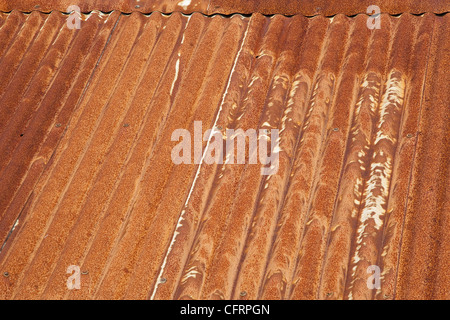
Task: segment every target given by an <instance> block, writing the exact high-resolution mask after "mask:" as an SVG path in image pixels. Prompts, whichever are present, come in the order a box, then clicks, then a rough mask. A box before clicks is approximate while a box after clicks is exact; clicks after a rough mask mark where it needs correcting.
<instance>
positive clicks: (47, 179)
mask: <svg viewBox="0 0 450 320" xmlns="http://www.w3.org/2000/svg"><path fill="white" fill-rule="evenodd" d="M81 110H83V109H82V108H81ZM80 112H81V111H80ZM66 148H67V146H65V147H64V148H63V151H66ZM60 158H61V156H60V157H59V158H58V160H57V161H59V159H60ZM56 164H57V162H55V166H53V167H52V168H51V169H50V171H51V172H49V173H48V176H47V178H46V179H45V180H46V181H43V186H42V188H43V189H42V190H44V191H45V190H47V189H48V182H49V181H50V178H52V177H53V172H54V170H55V168H57V166H56ZM44 191H42V192H41V193H40V196H42V193H45V192H44ZM38 200H39V199H36V201H35V202H34V204H36V203H38ZM33 207H34V205H32V206H31V208H30V210H33ZM50 222H51V220H50V221H47V222H46V227H45V230H46V229H47V228H48V227H50V225H51V223H50ZM42 223H44V221H42ZM33 227H34V228H36V227H38V226H36V225H33V226H31V228H33ZM43 237H44V234H42V235H41V237H40V240H39V242H41V241H42V240H43ZM38 249H39V246H38V247H35V249H34V250H33V252H34V251H35V250H38ZM30 257H34V255H30ZM8 259H9V258H8ZM5 261H6V259H5Z"/></svg>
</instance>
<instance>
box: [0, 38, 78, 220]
mask: <svg viewBox="0 0 450 320" xmlns="http://www.w3.org/2000/svg"><path fill="white" fill-rule="evenodd" d="M60 33H61V29H60V32H58V36H56V38H55V39H54V41H53V42H52V43H55V41H56V40H57V38H58V37H59V35H60ZM77 35H78V34H77ZM75 39H76V36H75V37H73V36H72V37H71V40H70V44H68V46H67V47H65V50H64V53H63V57H62V58H60V59H59V64H58V66H56V71H55V72H53V75H52V79H51V80H50V82H49V84H48V85H47V88H48V89H47V90H46V92H45V93H44V94H43V97H42V99H41V102H40V103H39V107H38V108H37V109H36V110H35V111H34V113H32V114H30V119H29V120H28V122H27V123H26V124H25V126H24V127H25V130H23V132H24V134H27V137H28V136H29V135H31V133H30V132H27V131H30V130H31V128H33V127H36V126H38V128H39V125H40V124H41V123H45V121H44V122H41V121H40V120H42V119H39V116H40V115H41V114H42V113H43V112H44V111H43V110H42V109H43V108H44V107H45V106H42V104H43V103H44V102H45V101H46V99H47V98H48V97H49V93H51V92H52V89H53V85H54V82H55V80H56V79H57V78H58V77H59V75H60V71H61V69H62V68H63V66H64V63H65V61H66V58H67V55H68V52H69V51H70V50H71V48H72V46H73V43H74V42H75ZM63 49H64V48H63ZM53 50H58V49H53ZM51 51H52V49H50V50H48V52H47V55H48V54H50V53H51ZM47 55H46V57H44V59H43V60H42V61H41V64H42V63H43V62H44V61H47V60H48V59H49V57H48V56H47ZM53 62H54V61H53V60H51V61H47V63H52V64H53ZM60 66H62V67H60ZM40 70H41V69H38V70H37V71H36V73H35V74H34V75H33V79H32V80H31V81H33V80H34V78H35V76H36V75H37V74H38V73H39V71H40ZM30 83H31V82H30ZM19 108H20V105H19ZM62 108H63V106H62V105H61V107H60V109H62ZM60 109H57V110H60ZM45 111H48V110H45ZM48 126H49V125H48ZM49 128H50V127H48V128H47V130H46V131H48V133H47V134H45V136H43V137H42V138H41V139H40V140H39V146H40V145H42V143H44V141H46V140H47V138H48V134H50V129H49ZM32 133H33V136H35V135H36V132H32ZM25 139H26V138H25ZM24 143H25V141H22V142H19V143H18V144H17V145H16V147H15V149H14V150H12V152H11V157H10V160H9V163H8V167H5V169H4V171H7V170H8V169H9V166H11V165H12V164H14V166H16V167H17V165H16V163H14V162H13V161H14V160H16V161H17V159H18V158H22V159H23V158H24V152H32V153H33V154H34V155H36V154H37V153H38V149H37V148H38V146H36V145H35V144H32V146H31V147H29V145H25V144H24ZM24 149H26V150H24ZM32 150H34V152H33V151H32ZM28 154H29V155H30V157H31V156H32V155H31V154H30V153H28ZM25 155H26V154H25ZM14 156H16V157H14ZM22 159H21V160H22ZM36 161H38V162H39V161H40V159H36V158H35V157H34V160H33V159H30V161H29V162H28V163H27V164H26V165H27V167H28V170H26V171H25V174H24V175H23V176H22V179H21V181H20V186H18V187H17V189H16V190H14V191H13V192H14V193H13V194H12V195H11V196H10V202H9V203H8V205H6V206H5V213H4V214H6V212H7V211H8V209H9V207H10V206H11V204H12V202H13V201H14V199H15V197H16V196H17V195H18V194H19V192H20V190H21V188H22V186H23V184H24V183H25V181H26V180H27V178H28V174H29V170H30V169H31V167H32V166H33V165H34V164H35V163H36ZM38 165H40V163H38ZM14 166H13V168H14ZM17 170H18V169H17V168H16V172H14V173H15V174H17ZM3 173H4V172H3ZM8 190H12V189H11V185H9V186H8ZM17 219H18V217H17ZM4 221H5V217H3V219H2V220H1V221H0V229H1V225H2V224H3V223H4Z"/></svg>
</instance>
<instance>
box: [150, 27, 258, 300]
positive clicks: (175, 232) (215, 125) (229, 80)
mask: <svg viewBox="0 0 450 320" xmlns="http://www.w3.org/2000/svg"><path fill="white" fill-rule="evenodd" d="M249 26H250V23H249V24H248V25H247V29H246V30H245V33H244V38H243V39H242V42H241V46H240V48H239V51H238V53H237V55H236V58H235V59H234V64H233V68H232V69H231V72H230V76H229V78H228V83H227V87H226V89H225V92H224V94H223V96H222V101H221V103H220V107H219V110H218V112H217V115H216V119H215V121H214V125H213V128H217V121H218V120H219V116H220V114H221V111H222V108H223V104H224V102H225V97H226V96H227V94H228V89H229V88H230V84H231V79H232V78H233V74H234V71H235V69H236V64H237V61H238V60H239V56H240V55H241V52H242V48H243V47H244V43H245V40H246V38H247V33H248V29H249ZM213 134H214V130H211V133H210V135H209V138H208V142H207V143H206V147H205V150H204V152H203V154H202V158H201V159H200V164H199V165H198V168H197V172H196V173H195V178H194V181H193V182H192V185H191V189H190V190H189V194H188V196H187V199H186V202H185V203H184V208H186V207H187V205H188V203H189V200H190V198H191V195H192V192H193V191H194V187H195V185H196V182H197V179H198V177H199V175H200V169H201V167H202V164H203V159H204V158H205V156H206V152H207V150H208V147H209V144H210V142H211V138H212V137H213ZM185 213H186V209H183V210H182V211H181V213H180V217H179V219H178V223H177V226H176V228H175V231H174V233H173V236H172V241H171V242H170V245H169V249H168V250H167V253H166V256H165V257H164V260H163V263H162V265H161V270H160V272H159V275H158V279H160V278H161V277H162V275H163V273H164V270H165V267H166V264H167V259H168V257H169V254H170V252H171V251H172V247H173V245H174V243H175V240H176V238H177V235H178V234H179V232H178V229H179V228H180V227H181V226H182V224H181V222H182V221H183V220H184V214H185ZM159 284H160V283H159V282H157V283H156V285H155V288H154V289H153V293H152V295H151V297H150V300H154V298H155V295H156V291H157V290H158V286H159Z"/></svg>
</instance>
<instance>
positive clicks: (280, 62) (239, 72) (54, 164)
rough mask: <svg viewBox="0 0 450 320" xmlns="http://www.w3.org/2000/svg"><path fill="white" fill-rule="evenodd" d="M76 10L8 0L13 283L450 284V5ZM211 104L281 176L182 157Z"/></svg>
mask: <svg viewBox="0 0 450 320" xmlns="http://www.w3.org/2000/svg"><path fill="white" fill-rule="evenodd" d="M66 19H67V15H64V14H62V13H60V12H57V11H54V12H52V13H51V14H44V13H41V12H38V11H34V12H32V13H30V14H26V13H21V12H18V11H16V10H14V11H12V12H10V13H2V14H0V42H1V45H0V50H1V51H0V57H1V58H0V79H1V81H0V101H1V102H0V106H1V117H0V121H1V125H0V128H1V133H0V134H1V139H0V150H2V154H3V157H1V158H0V170H1V171H0V188H1V190H0V201H1V204H0V209H1V211H0V237H1V239H2V244H3V245H2V247H1V252H0V272H1V274H3V276H1V278H0V298H1V299H39V298H44V299H49V298H56V299H92V298H95V299H101V298H106V299H123V298H135V299H148V298H151V299H182V298H194V299H212V298H226V299H230V298H232V299H255V298H265V299H316V298H318V299H342V298H344V299H350V298H353V299H393V298H395V299H413V298H424V299H448V298H449V297H450V296H449V292H448V290H447V286H448V284H449V283H450V281H449V277H450V272H449V271H450V270H449V261H450V259H449V252H450V250H449V241H447V239H448V236H449V230H450V228H449V227H450V221H449V215H448V206H449V201H448V198H449V188H448V178H449V176H448V170H449V163H448V158H449V139H448V135H449V132H450V131H449V123H450V122H449V113H450V111H449V104H448V101H449V98H450V97H449V90H448V85H449V73H448V71H447V70H448V67H449V65H448V64H449V61H450V59H449V52H450V50H449V49H450V48H449V46H450V44H449V40H448V34H449V31H450V30H449V15H448V14H445V15H435V14H432V13H427V14H424V15H420V16H414V15H410V14H402V15H400V16H398V17H393V16H390V15H388V14H382V15H381V28H380V29H375V30H370V29H368V28H367V25H366V21H367V16H366V15H357V16H355V17H347V16H345V15H342V14H339V15H337V16H335V17H333V18H326V17H323V16H317V17H313V18H307V17H304V16H302V15H296V16H293V17H286V16H282V15H275V16H271V17H267V16H263V15H261V14H258V13H255V14H252V15H251V16H241V15H231V16H226V17H225V16H220V15H216V16H212V17H207V16H204V15H202V14H200V13H194V14H192V15H189V16H186V15H182V14H180V13H179V12H175V13H172V14H171V15H164V14H161V13H158V12H155V13H152V14H151V15H143V14H141V13H136V12H135V13H132V14H131V15H125V14H122V13H120V12H112V13H110V14H103V13H99V12H93V13H91V14H89V15H83V19H84V21H83V22H82V25H81V29H80V30H76V29H75V30H70V29H69V28H67V26H66ZM196 120H197V121H202V123H203V124H204V126H203V129H204V130H206V129H207V128H212V127H216V128H221V130H224V129H225V128H242V129H248V128H269V129H270V128H272V129H273V128H278V129H280V132H281V133H280V152H279V156H280V162H279V170H278V172H277V174H275V175H272V176H263V175H261V174H260V167H261V165H258V164H255V165H250V164H247V165H231V164H224V165H221V164H218V165H207V164H204V163H203V164H201V165H194V164H192V165H187V164H180V165H175V164H174V163H173V162H172V159H171V150H172V148H173V147H174V145H175V144H176V143H175V142H172V141H171V135H172V132H173V131H174V130H175V129H178V128H185V129H189V130H190V131H191V132H192V130H193V124H194V121H196ZM205 145H206V142H203V146H205ZM70 265H78V266H80V267H81V270H83V271H84V272H83V274H82V275H81V289H80V290H68V288H67V278H68V276H69V274H67V268H68V266H70ZM369 265H378V266H379V267H380V268H381V271H382V278H381V289H379V290H369V289H368V288H367V285H366V282H367V278H368V276H369V274H368V273H367V271H366V269H367V267H368V266H369ZM161 279H164V281H161ZM243 292H245V293H246V294H245V295H244V294H241V293H243Z"/></svg>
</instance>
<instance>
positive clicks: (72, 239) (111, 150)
mask: <svg viewBox="0 0 450 320" xmlns="http://www.w3.org/2000/svg"><path fill="white" fill-rule="evenodd" d="M139 18H140V17H139ZM150 22H152V21H145V22H143V23H144V26H143V27H142V28H141V29H142V31H141V32H140V34H139V35H138V38H137V39H136V41H135V44H136V47H135V48H134V49H133V51H132V52H131V53H130V54H131V56H130V58H129V59H127V60H129V61H137V60H139V59H136V56H138V57H139V55H141V54H142V52H141V51H142V49H141V47H142V46H143V45H142V42H143V41H144V40H143V37H144V36H145V34H144V32H146V28H147V27H148V25H149V24H150ZM155 38H157V35H155ZM145 39H146V38H145ZM149 61H150V60H147V62H145V60H144V61H143V62H139V63H140V64H144V65H145V67H142V68H140V70H141V73H140V74H139V73H137V76H136V78H138V79H136V80H135V81H136V85H135V86H133V87H134V89H133V94H132V96H134V95H135V92H136V90H137V89H138V87H139V86H140V83H141V81H142V79H143V75H144V74H145V72H146V69H147V67H148V64H149ZM121 81H129V80H128V79H124V77H122V78H121ZM129 84H130V82H127V86H128V85H129ZM118 90H119V89H118ZM118 90H115V93H114V94H117V91H118ZM125 104H126V107H125V108H124V110H123V112H122V113H121V114H122V115H123V117H122V118H121V120H124V119H125V118H126V117H127V116H129V114H130V113H131V112H132V111H133V110H132V109H131V105H133V99H132V98H129V99H127V100H126V101H125ZM122 122H123V121H118V125H117V126H116V132H115V133H114V134H113V135H112V136H113V137H114V138H112V142H111V144H110V145H109V147H108V151H107V159H106V160H105V161H104V163H102V165H101V166H100V168H99V171H98V173H97V176H98V178H97V179H95V180H94V181H93V182H92V185H93V187H92V191H90V192H89V193H88V195H87V196H86V198H85V200H84V203H83V205H82V207H81V208H80V210H79V212H80V214H79V216H78V218H77V221H76V222H75V223H74V225H73V227H72V231H71V234H70V235H69V238H68V240H67V242H66V245H65V247H64V249H63V250H62V253H61V255H60V257H59V259H58V262H57V263H56V264H55V268H57V267H58V266H60V265H61V263H62V262H61V260H63V258H65V257H66V256H68V255H69V256H70V255H71V253H72V251H73V250H75V249H74V246H75V247H76V248H79V247H80V244H81V243H83V241H84V239H85V238H87V239H89V240H88V242H90V241H91V237H90V236H89V235H93V234H96V232H91V231H89V230H91V229H92V228H94V229H95V228H97V226H93V225H91V226H90V229H89V227H87V226H86V225H85V224H89V221H90V220H92V219H96V218H94V217H98V215H102V213H103V211H104V210H103V209H102V210H95V211H94V213H91V214H89V215H88V214H87V213H86V212H89V208H90V207H89V205H90V204H91V203H95V204H97V205H101V204H100V203H104V202H107V204H109V203H110V200H111V195H112V193H111V192H108V194H109V196H107V195H106V194H104V191H103V190H102V189H106V190H108V191H109V190H110V189H111V184H113V185H114V186H117V183H118V182H119V180H118V179H116V182H115V183H113V182H110V184H109V185H108V182H107V181H104V180H105V179H107V180H108V179H109V180H111V179H112V178H110V176H113V175H112V174H111V173H110V174H103V172H104V171H105V170H106V169H105V168H107V167H106V165H107V164H109V163H110V162H112V161H113V159H115V157H114V156H117V152H118V150H117V145H116V144H117V138H118V136H120V135H121V131H123V130H125V129H123V128H124V126H123V125H122ZM116 150H117V151H116ZM124 156H126V153H125V155H124ZM118 167H119V168H117V170H116V171H118V172H119V173H118V174H119V175H120V173H121V172H123V169H124V166H123V165H120V166H118ZM96 186H99V188H95V187H96ZM102 187H103V188H102ZM113 188H115V187H113ZM113 191H114V190H113ZM97 193H101V194H102V196H107V197H109V199H106V201H105V200H100V201H99V199H98V197H97V198H96V197H95V196H96V195H97ZM94 199H95V200H94ZM91 210H92V209H91ZM98 211H100V212H101V213H100V214H97V212H98ZM100 219H101V218H100V217H98V220H100ZM86 221H87V222H86ZM92 224H95V225H97V223H94V222H93V223H92ZM80 229H82V230H83V231H78V230H80ZM97 231H98V229H97ZM83 232H86V233H87V235H86V236H85V237H84V238H82V239H79V240H77V237H80V236H79V234H83ZM71 250H72V251H71ZM72 254H73V253H72ZM71 260H72V261H73V260H74V258H71ZM68 265H69V264H67V265H62V266H61V268H65V267H67V266H68ZM63 272H64V270H62V271H60V272H58V273H57V274H61V273H63ZM52 273H55V272H54V271H53V272H52ZM53 282H56V283H55V287H57V283H58V284H59V283H61V284H63V283H64V281H63V280H59V282H58V281H56V280H54V281H53ZM49 285H50V282H48V284H47V289H48V290H47V291H49V290H50V289H49ZM55 287H54V288H55ZM89 289H91V288H89ZM53 290H54V289H53ZM49 294H50V293H49Z"/></svg>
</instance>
